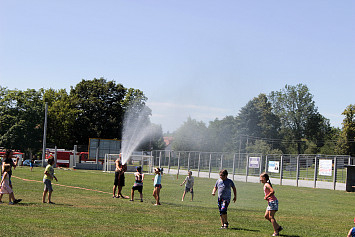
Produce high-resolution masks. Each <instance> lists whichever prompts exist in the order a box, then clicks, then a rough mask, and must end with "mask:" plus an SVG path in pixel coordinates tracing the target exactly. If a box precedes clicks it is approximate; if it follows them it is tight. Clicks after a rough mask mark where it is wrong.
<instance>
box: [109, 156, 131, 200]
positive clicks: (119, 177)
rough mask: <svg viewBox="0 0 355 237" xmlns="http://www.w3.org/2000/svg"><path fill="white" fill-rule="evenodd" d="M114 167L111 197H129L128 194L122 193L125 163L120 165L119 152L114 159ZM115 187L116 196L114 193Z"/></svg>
mask: <svg viewBox="0 0 355 237" xmlns="http://www.w3.org/2000/svg"><path fill="white" fill-rule="evenodd" d="M115 164H116V169H115V181H114V182H113V196H112V197H113V198H120V197H122V198H129V197H128V196H123V195H122V187H123V186H125V175H124V173H125V172H126V171H127V165H126V164H124V165H122V162H121V154H120V156H119V158H118V159H116V161H115ZM116 188H117V196H116V195H115V194H116Z"/></svg>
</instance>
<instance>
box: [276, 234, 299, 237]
mask: <svg viewBox="0 0 355 237" xmlns="http://www.w3.org/2000/svg"><path fill="white" fill-rule="evenodd" d="M280 236H285V237H301V236H299V235H283V234H280Z"/></svg>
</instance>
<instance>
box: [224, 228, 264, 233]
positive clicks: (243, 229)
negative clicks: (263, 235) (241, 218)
mask: <svg viewBox="0 0 355 237" xmlns="http://www.w3.org/2000/svg"><path fill="white" fill-rule="evenodd" d="M228 229H229V230H242V231H251V232H260V230H251V229H245V228H228Z"/></svg>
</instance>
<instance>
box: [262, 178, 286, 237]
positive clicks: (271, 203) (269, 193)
mask: <svg viewBox="0 0 355 237" xmlns="http://www.w3.org/2000/svg"><path fill="white" fill-rule="evenodd" d="M260 182H262V183H263V184H264V193H265V197H264V199H265V200H266V201H268V206H267V208H266V212H265V218H266V220H268V221H270V222H271V224H272V226H273V228H274V233H273V234H272V236H279V232H280V231H281V230H282V229H283V228H282V227H281V226H280V225H279V224H277V222H276V219H275V217H274V216H275V213H276V211H277V210H278V208H279V201H278V200H277V198H276V197H275V191H274V189H273V188H272V185H271V182H270V179H269V175H268V174H267V173H262V174H261V175H260Z"/></svg>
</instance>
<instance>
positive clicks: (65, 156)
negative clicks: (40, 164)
mask: <svg viewBox="0 0 355 237" xmlns="http://www.w3.org/2000/svg"><path fill="white" fill-rule="evenodd" d="M88 154H89V153H88V152H77V153H76V155H75V157H73V156H74V152H73V151H66V150H62V149H58V150H57V163H56V166H57V167H69V164H70V159H73V160H74V161H75V162H74V164H75V163H81V162H85V161H87V160H88ZM50 156H53V157H54V156H55V150H54V149H47V152H46V161H47V160H48V158H49V157H50Z"/></svg>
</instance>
